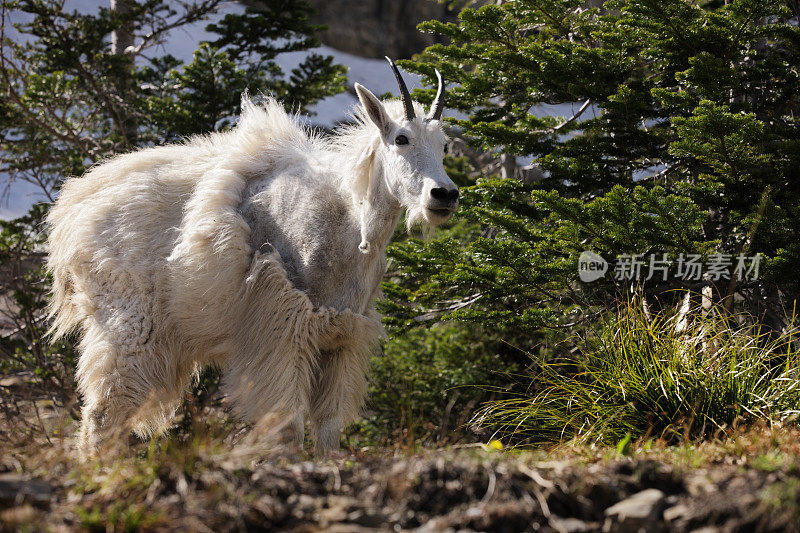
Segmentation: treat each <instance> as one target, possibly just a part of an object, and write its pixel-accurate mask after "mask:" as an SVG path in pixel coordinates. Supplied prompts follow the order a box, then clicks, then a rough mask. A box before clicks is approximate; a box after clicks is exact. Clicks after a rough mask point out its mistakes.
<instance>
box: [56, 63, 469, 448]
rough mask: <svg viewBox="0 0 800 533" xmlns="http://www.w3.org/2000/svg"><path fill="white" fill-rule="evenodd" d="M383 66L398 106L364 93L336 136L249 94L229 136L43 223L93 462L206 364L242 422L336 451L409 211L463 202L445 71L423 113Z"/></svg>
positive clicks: (439, 217) (93, 178)
mask: <svg viewBox="0 0 800 533" xmlns="http://www.w3.org/2000/svg"><path fill="white" fill-rule="evenodd" d="M387 60H389V63H390V64H391V67H392V69H393V70H394V74H395V76H396V78H397V81H398V85H399V87H400V92H401V96H402V98H401V100H399V101H397V100H389V101H385V102H381V101H380V100H379V99H378V98H377V97H376V96H375V95H374V94H372V93H371V92H370V91H369V90H367V89H366V88H364V87H362V86H361V85H358V84H356V85H355V89H356V92H357V94H358V98H359V101H360V103H361V106H360V107H358V108H357V110H356V112H355V119H356V120H355V122H354V123H353V124H351V125H348V126H344V127H342V128H340V130H339V131H338V134H337V135H333V136H330V137H323V136H320V135H317V134H311V133H309V132H307V131H306V130H305V129H304V128H303V127H302V126H301V125H300V124H299V122H298V120H297V118H296V117H290V116H288V115H287V114H286V112H285V111H284V110H283V108H282V107H281V106H280V105H279V104H278V103H277V102H276V101H275V100H273V99H267V100H266V103H264V104H263V105H261V106H257V105H255V104H253V103H251V102H250V100H249V99H248V98H247V97H246V96H245V97H244V98H243V101H242V115H241V120H240V121H239V123H238V124H237V125H236V127H234V128H233V129H232V130H231V131H227V132H224V133H212V134H209V135H204V136H199V137H194V138H192V139H190V140H187V141H186V142H185V143H183V144H178V145H170V146H162V147H156V148H149V149H144V150H140V151H137V152H134V153H130V154H126V155H121V156H118V157H115V158H113V159H111V160H109V161H107V162H105V163H103V164H101V165H99V166H96V167H95V168H93V169H91V170H90V171H89V172H88V173H87V174H86V175H84V176H83V177H80V178H72V179H69V180H67V181H66V183H65V184H64V186H63V188H62V190H61V193H60V196H59V198H58V200H57V201H56V202H55V205H54V206H53V208H52V209H51V211H50V213H49V215H48V218H47V223H48V227H49V258H48V263H47V266H48V269H49V271H50V272H51V274H52V278H53V297H52V303H51V310H50V311H51V316H53V317H54V321H53V327H52V332H53V335H55V336H56V337H58V336H61V335H64V334H66V333H67V332H70V331H72V330H75V329H80V331H81V333H82V338H81V342H80V345H79V350H80V358H79V362H78V368H77V380H78V387H79V390H80V392H81V394H82V396H83V415H82V426H81V431H80V437H79V445H80V447H81V448H82V450H83V451H84V452H85V453H88V454H91V453H93V452H94V451H95V450H96V449H97V447H98V446H99V444H100V443H102V442H104V441H106V440H108V439H109V438H110V437H111V436H112V435H113V434H114V432H117V431H119V430H120V428H129V429H133V430H134V431H135V432H136V433H137V434H138V435H140V436H143V437H148V436H151V435H153V434H154V433H155V432H157V431H158V430H160V429H161V428H164V427H165V426H166V425H167V424H168V423H169V421H170V419H171V417H172V416H173V415H174V413H175V410H176V408H177V407H178V405H179V403H180V401H181V398H182V396H183V393H184V391H185V389H186V387H187V385H188V384H189V383H190V381H191V379H192V376H195V375H196V374H197V372H198V371H199V370H200V369H201V368H203V367H204V366H205V365H208V364H212V363H213V364H218V365H219V366H220V367H221V368H222V372H223V381H222V384H223V390H224V391H225V393H226V394H227V396H228V398H229V399H230V400H231V403H232V405H233V410H234V412H235V413H236V414H237V415H239V416H240V417H242V418H243V419H245V420H248V421H253V422H255V421H258V420H260V419H261V418H262V417H264V416H265V415H267V414H270V415H273V416H275V415H277V416H280V417H281V418H282V419H283V420H288V421H290V422H289V428H290V431H291V435H292V440H293V441H294V442H295V443H296V444H298V445H302V442H303V433H304V419H305V417H307V416H308V417H310V421H311V430H312V435H313V437H314V440H315V443H316V447H317V448H318V450H320V451H323V452H327V451H331V450H335V449H336V448H337V447H338V443H339V436H340V432H341V429H342V427H343V425H344V424H346V423H348V422H349V421H351V420H353V419H354V418H355V417H356V416H357V414H358V410H359V409H360V407H361V405H362V402H363V397H364V394H365V389H366V370H367V366H368V362H369V357H370V354H371V353H372V352H373V351H374V349H375V346H376V344H377V343H378V342H379V340H380V338H381V337H382V336H383V335H384V333H383V329H382V327H381V323H380V316H379V315H378V313H377V312H376V311H375V310H374V307H373V304H374V300H375V299H376V297H377V296H378V295H379V283H380V280H381V277H382V275H383V274H384V272H385V269H386V258H385V249H386V246H387V245H388V244H389V241H390V239H391V237H392V234H393V232H394V229H395V227H396V225H397V223H398V221H399V219H400V216H401V212H402V210H403V208H405V210H406V217H407V220H408V224H409V227H410V225H411V224H414V223H420V224H423V225H426V226H436V225H438V224H440V223H442V222H444V221H445V220H447V219H448V218H449V217H450V216H451V215H452V213H453V212H454V211H455V210H456V208H457V206H458V189H457V187H456V186H455V184H454V183H453V182H452V181H451V180H450V178H449V177H448V176H447V174H446V173H445V170H444V166H443V163H442V159H443V150H444V147H445V141H446V137H445V134H444V133H443V131H442V127H441V115H442V102H443V96H444V85H443V82H442V78H441V75H440V74H439V72H438V71H437V72H436V74H437V77H438V80H439V90H438V93H437V96H436V100H435V101H434V103H433V105H432V107H431V110H430V113H428V114H427V115H425V113H424V109H423V108H422V106H421V105H420V104H419V103H416V102H413V101H412V100H411V96H410V94H409V92H408V90H407V88H406V86H405V83H404V82H403V79H402V77H401V76H400V73H399V71H398V70H397V67H396V66H395V65H394V63H393V62H392V61H391V60H390V59H388V58H387Z"/></svg>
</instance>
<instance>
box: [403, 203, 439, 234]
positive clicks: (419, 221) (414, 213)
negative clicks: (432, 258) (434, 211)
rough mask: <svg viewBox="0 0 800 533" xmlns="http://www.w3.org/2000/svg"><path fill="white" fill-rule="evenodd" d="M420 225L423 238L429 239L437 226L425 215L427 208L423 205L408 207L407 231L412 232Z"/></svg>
mask: <svg viewBox="0 0 800 533" xmlns="http://www.w3.org/2000/svg"><path fill="white" fill-rule="evenodd" d="M415 226H416V227H419V229H420V231H421V232H422V238H423V240H426V241H427V240H428V239H430V238H431V236H432V235H433V230H434V228H435V227H436V226H435V225H434V224H433V223H431V221H430V220H428V219H427V218H426V217H425V208H424V207H422V206H421V205H415V206H413V207H408V208H406V231H407V232H408V233H409V234H410V233H411V232H412V230H413V229H414V227H415Z"/></svg>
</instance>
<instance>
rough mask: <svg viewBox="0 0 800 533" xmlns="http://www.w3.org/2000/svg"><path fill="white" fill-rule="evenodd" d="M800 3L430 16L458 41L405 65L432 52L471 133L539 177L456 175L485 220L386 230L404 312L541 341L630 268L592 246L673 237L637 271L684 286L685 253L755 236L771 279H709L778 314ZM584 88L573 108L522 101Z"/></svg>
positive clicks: (546, 8) (797, 177) (396, 315)
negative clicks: (447, 229)
mask: <svg viewBox="0 0 800 533" xmlns="http://www.w3.org/2000/svg"><path fill="white" fill-rule="evenodd" d="M796 15H797V14H796V13H794V12H792V10H791V9H790V8H789V7H788V5H787V4H786V3H785V2H782V1H777V0H770V1H763V0H736V1H733V2H726V3H725V4H723V3H722V2H699V3H698V2H690V1H687V0H667V1H663V0H614V1H610V2H606V4H605V5H604V7H602V8H594V7H592V8H587V7H586V6H585V2H583V1H581V0H544V1H540V0H537V1H530V0H516V1H509V2H505V3H503V4H501V5H486V6H483V7H481V8H480V9H465V10H463V11H462V12H461V13H460V15H459V21H458V22H457V23H443V22H437V21H431V22H426V23H423V24H422V25H421V28H422V29H424V30H427V31H433V32H436V33H440V34H442V35H446V36H447V37H449V38H450V40H451V42H450V44H442V45H434V46H431V47H429V48H428V49H427V50H426V51H425V52H424V53H423V54H422V55H420V56H419V58H418V62H411V61H405V62H403V66H404V67H405V68H407V69H409V70H412V71H416V72H419V73H421V74H423V75H424V76H425V78H426V79H427V80H429V81H432V80H433V76H432V75H433V68H434V67H437V68H438V69H439V70H440V71H441V72H442V73H443V75H444V77H445V79H446V80H448V81H449V82H451V83H452V84H451V85H450V87H449V89H448V94H447V102H446V104H447V106H448V107H450V108H456V109H459V110H461V111H464V112H466V113H467V114H468V117H467V118H464V119H451V120H450V122H451V123H452V124H453V125H454V126H455V127H457V129H459V130H461V132H462V133H463V134H464V135H465V136H466V137H467V138H469V139H472V142H473V143H474V144H475V145H478V146H482V147H484V148H486V149H490V150H494V151H498V152H502V153H508V154H515V155H520V156H524V155H529V156H533V159H534V164H536V165H538V166H539V167H540V168H541V169H542V170H543V171H544V176H543V178H542V179H540V180H538V181H536V182H534V183H532V184H530V185H524V184H522V183H519V182H516V181H508V180H501V179H496V178H495V179H483V180H479V181H478V183H477V184H476V185H475V186H473V187H470V188H468V189H467V190H465V191H464V195H463V202H462V211H461V213H460V215H459V216H462V217H465V218H468V219H469V220H470V221H472V222H474V223H475V224H477V225H478V231H477V234H478V235H480V237H479V238H477V239H472V238H470V239H467V240H465V241H463V242H459V243H458V244H456V243H455V242H453V241H452V240H451V238H450V237H449V236H446V235H445V236H443V237H442V239H441V240H439V241H436V242H432V243H430V244H428V245H426V246H422V245H419V244H414V243H406V244H403V245H401V246H398V247H395V248H394V249H393V250H392V252H391V254H392V256H393V257H394V259H395V260H396V265H397V267H398V269H399V270H400V271H401V272H402V273H401V275H400V277H399V278H398V283H396V284H395V286H390V287H387V288H386V294H387V295H390V296H391V297H392V298H394V299H395V300H396V303H395V306H394V309H393V310H392V314H393V323H397V324H399V323H403V324H406V325H409V324H411V322H410V321H409V320H410V319H411V318H412V317H413V316H420V315H425V316H428V317H431V318H433V317H437V318H451V319H458V320H468V321H472V322H477V323H482V324H491V325H492V326H493V327H495V328H496V329H497V331H498V332H500V333H501V335H502V336H503V337H504V338H506V339H509V340H511V341H513V342H515V343H521V344H523V345H525V346H535V345H536V343H537V342H539V341H540V340H541V338H542V337H541V332H542V328H543V327H555V328H562V329H568V327H571V326H572V325H574V324H576V323H582V322H585V321H586V320H587V319H590V318H592V317H594V316H596V313H597V312H598V311H600V310H601V309H603V308H604V307H605V306H606V305H608V304H609V303H611V302H613V301H615V300H617V299H618V298H619V295H620V294H623V293H624V292H626V291H627V290H628V286H629V285H630V284H631V283H636V281H631V280H625V281H615V280H613V279H612V277H613V276H612V275H611V274H607V275H606V277H605V278H604V280H601V281H596V282H594V283H581V282H580V281H579V280H578V276H577V274H578V272H577V262H578V255H579V254H580V253H581V252H582V251H584V250H592V251H594V252H596V253H598V254H600V255H601V256H602V257H604V258H605V259H606V260H608V261H613V260H614V259H615V258H616V257H617V256H618V255H619V254H645V255H646V256H649V255H650V254H656V255H657V256H658V257H659V258H660V257H661V254H666V256H667V259H668V260H670V261H672V262H673V266H672V268H671V270H670V274H669V276H668V279H667V280H666V281H664V280H662V279H661V278H660V277H655V278H653V279H651V280H649V281H647V282H646V283H644V280H643V279H640V280H639V281H638V283H643V284H644V285H645V290H646V291H647V292H648V293H649V294H653V295H661V297H662V300H664V303H669V302H670V301H671V299H672V297H671V296H670V294H671V293H670V292H668V290H669V289H674V288H677V287H686V286H687V284H686V283H685V282H684V280H683V279H681V278H679V277H678V275H677V272H676V270H675V266H674V262H675V260H676V258H678V257H679V256H680V254H700V255H702V256H703V258H707V257H708V256H709V255H710V254H712V253H725V254H732V255H733V256H736V255H738V254H740V253H746V254H748V255H754V254H756V253H760V254H762V255H763V260H762V266H761V272H760V274H761V279H760V280H758V281H753V280H735V281H733V282H730V281H729V280H727V279H723V280H721V281H720V282H719V283H718V284H717V286H716V287H715V297H716V298H720V299H721V298H723V297H724V296H725V295H726V294H729V291H733V292H736V293H738V295H740V296H743V297H744V298H745V300H744V301H745V307H746V309H747V310H749V311H751V312H752V313H753V314H755V315H757V316H761V317H764V316H767V315H769V316H770V317H772V318H771V319H770V322H771V326H773V327H782V324H783V323H784V322H782V320H780V319H777V318H776V317H777V316H778V315H780V314H781V308H782V307H785V308H788V309H791V308H792V303H791V301H792V300H795V299H796V298H797V297H798V296H799V295H800V285H798V284H797V276H796V275H795V273H794V272H792V268H791V267H790V265H793V264H794V265H796V264H798V261H800V255H797V254H798V252H799V251H800V248H798V246H797V244H796V240H797V235H798V231H800V222H798V221H800V217H798V215H799V214H800V213H798V209H800V185H798V184H800V174H799V173H800V150H799V149H798V148H800V135H799V132H800V128H798V122H797V120H798V118H797V117H798V116H800V115H798V112H800V99H798V96H797V95H798V94H800V91H798V88H800V79H798V73H797V70H796V68H794V66H795V65H797V64H798V63H800V30H798V27H797V25H796V23H795V24H794V25H792V24H788V23H787V21H789V19H790V18H791V17H793V16H796ZM795 20H796V19H795ZM416 96H417V97H418V98H419V99H421V100H427V101H430V100H431V99H432V97H433V91H432V90H426V91H418V93H417V95H416ZM576 101H577V102H578V103H577V104H576V105H575V106H574V115H573V116H569V117H556V116H545V117H536V116H534V115H533V114H532V113H531V112H530V111H531V109H533V108H536V107H537V106H541V105H543V104H558V103H563V102H576ZM762 198H763V199H764V202H763V204H762V202H761V200H762ZM760 205H761V209H759V206H760ZM646 268H647V266H645V273H646ZM612 271H613V264H612ZM643 277H644V276H643ZM416 280H422V281H416ZM695 285H696V284H695ZM689 288H691V284H690V285H689ZM695 288H696V286H695ZM787 301H788V303H787ZM411 307H415V309H413V310H411V309H410V308H411Z"/></svg>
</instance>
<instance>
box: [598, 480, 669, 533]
mask: <svg viewBox="0 0 800 533" xmlns="http://www.w3.org/2000/svg"><path fill="white" fill-rule="evenodd" d="M665 499H666V496H665V495H664V493H663V492H661V491H660V490H658V489H647V490H643V491H641V492H637V493H636V494H634V495H633V496H630V497H628V498H625V499H624V500H622V501H620V502H618V503H616V504H614V505H612V506H611V507H609V508H608V509H606V510H605V513H604V514H605V516H606V521H605V523H604V524H603V531H605V532H619V533H635V532H639V531H643V532H648V533H649V532H651V531H658V530H659V529H661V528H660V518H661V511H662V510H663V509H664V501H665Z"/></svg>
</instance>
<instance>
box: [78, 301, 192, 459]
mask: <svg viewBox="0 0 800 533" xmlns="http://www.w3.org/2000/svg"><path fill="white" fill-rule="evenodd" d="M106 311H109V310H108V308H106ZM117 311H118V310H117ZM112 315H114V312H111V311H109V315H108V317H107V318H109V320H108V321H105V322H100V320H98V319H97V318H95V317H91V318H87V319H86V320H85V322H84V338H83V340H82V341H81V344H80V347H79V348H80V352H81V355H80V357H79V359H78V370H77V379H78V388H79V391H80V392H81V394H82V396H83V415H82V423H81V430H80V436H79V441H78V443H79V447H80V449H81V453H82V454H83V455H84V456H85V457H90V456H92V455H95V454H96V452H97V451H98V449H99V448H100V447H101V446H103V445H105V444H107V443H108V444H111V443H114V442H116V443H120V442H122V441H123V439H124V438H126V437H127V435H128V434H129V433H130V432H131V431H134V432H136V433H137V435H139V436H140V437H150V436H152V435H153V434H154V433H156V432H158V431H160V430H162V429H163V428H165V427H166V426H167V424H168V423H169V421H170V420H171V419H172V416H173V415H174V413H175V410H176V409H177V407H178V405H179V404H180V401H181V398H182V396H183V391H184V390H185V388H186V386H187V385H188V383H189V380H190V378H191V375H192V373H193V369H194V365H180V364H179V361H178V359H176V358H175V357H172V356H171V354H168V353H167V352H164V353H154V351H153V347H152V346H151V345H149V344H148V341H147V336H143V337H142V338H137V337H136V336H135V335H124V336H121V335H120V332H118V331H116V330H114V329H113V328H111V327H108V324H112V323H113V324H116V323H125V324H127V325H130V323H131V322H130V314H129V313H128V314H126V315H125V316H126V317H127V318H128V321H127V322H123V321H121V320H118V317H117V319H113V316H112ZM139 329H140V330H141V328H139ZM132 330H136V328H132Z"/></svg>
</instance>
